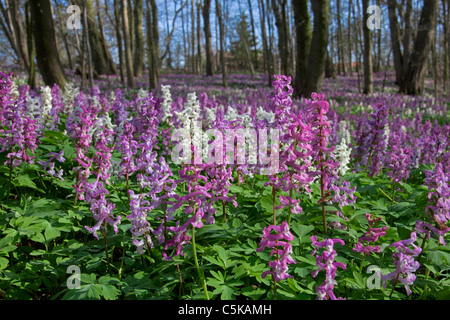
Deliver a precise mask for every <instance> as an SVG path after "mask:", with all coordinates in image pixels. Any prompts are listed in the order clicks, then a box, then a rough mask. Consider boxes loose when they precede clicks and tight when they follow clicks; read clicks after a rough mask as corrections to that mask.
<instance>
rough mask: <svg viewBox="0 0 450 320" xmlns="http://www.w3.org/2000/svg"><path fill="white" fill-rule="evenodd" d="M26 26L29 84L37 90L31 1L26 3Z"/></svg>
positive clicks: (32, 88)
mask: <svg viewBox="0 0 450 320" xmlns="http://www.w3.org/2000/svg"><path fill="white" fill-rule="evenodd" d="M25 26H26V30H27V47H28V58H29V60H30V61H29V71H28V74H29V76H28V85H29V86H30V89H31V90H35V89H36V86H37V80H36V70H35V65H34V56H35V54H36V51H35V48H34V42H33V26H32V23H31V14H30V2H26V3H25Z"/></svg>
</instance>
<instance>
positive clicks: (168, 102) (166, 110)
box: [161, 85, 172, 121]
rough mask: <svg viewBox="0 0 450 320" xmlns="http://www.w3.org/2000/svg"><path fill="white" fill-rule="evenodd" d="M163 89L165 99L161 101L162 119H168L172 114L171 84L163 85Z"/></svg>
mask: <svg viewBox="0 0 450 320" xmlns="http://www.w3.org/2000/svg"><path fill="white" fill-rule="evenodd" d="M161 91H162V96H163V99H164V101H163V102H162V103H161V109H162V119H161V120H162V121H167V118H169V117H171V116H172V113H171V111H172V95H171V93H170V86H169V85H161Z"/></svg>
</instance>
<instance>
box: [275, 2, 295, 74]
mask: <svg viewBox="0 0 450 320" xmlns="http://www.w3.org/2000/svg"><path fill="white" fill-rule="evenodd" d="M294 2H295V1H294ZM286 7H287V0H272V9H273V13H274V16H275V25H276V26H277V31H278V51H279V53H280V63H281V73H283V74H285V75H289V74H291V73H292V71H291V70H290V59H289V57H290V53H289V41H290V40H289V38H290V32H289V23H288V19H287V11H286V10H287V9H286Z"/></svg>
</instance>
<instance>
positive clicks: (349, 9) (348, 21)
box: [347, 0, 353, 76]
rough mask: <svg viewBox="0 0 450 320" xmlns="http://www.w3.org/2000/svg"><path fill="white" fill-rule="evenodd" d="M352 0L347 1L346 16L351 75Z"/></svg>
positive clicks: (349, 70)
mask: <svg viewBox="0 0 450 320" xmlns="http://www.w3.org/2000/svg"><path fill="white" fill-rule="evenodd" d="M352 6H353V5H352V0H350V1H349V3H348V18H347V42H348V72H349V73H350V76H352V75H353V65H352V63H353V62H352V61H353V58H352V56H353V48H352V32H351V31H352V28H351V8H352Z"/></svg>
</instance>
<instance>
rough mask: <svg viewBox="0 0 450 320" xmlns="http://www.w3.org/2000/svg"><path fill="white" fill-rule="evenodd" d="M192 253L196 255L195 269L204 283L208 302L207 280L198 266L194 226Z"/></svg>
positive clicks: (193, 229) (193, 228)
mask: <svg viewBox="0 0 450 320" xmlns="http://www.w3.org/2000/svg"><path fill="white" fill-rule="evenodd" d="M192 251H193V253H194V263H195V268H196V269H197V274H198V277H199V278H200V282H201V283H202V287H203V291H204V292H205V298H206V300H209V295H208V289H207V288H206V282H205V278H204V277H203V273H202V271H201V270H200V267H199V265H198V259H197V248H196V246H195V227H194V226H192Z"/></svg>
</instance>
